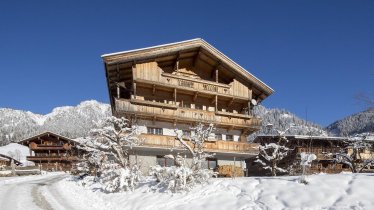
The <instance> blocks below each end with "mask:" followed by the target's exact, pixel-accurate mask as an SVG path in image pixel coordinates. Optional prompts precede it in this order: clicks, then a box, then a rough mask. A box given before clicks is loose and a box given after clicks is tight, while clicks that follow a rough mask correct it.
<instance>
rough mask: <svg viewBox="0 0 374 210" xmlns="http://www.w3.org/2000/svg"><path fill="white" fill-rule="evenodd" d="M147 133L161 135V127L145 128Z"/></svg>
mask: <svg viewBox="0 0 374 210" xmlns="http://www.w3.org/2000/svg"><path fill="white" fill-rule="evenodd" d="M147 133H148V134H154V135H162V128H150V127H148V128H147Z"/></svg>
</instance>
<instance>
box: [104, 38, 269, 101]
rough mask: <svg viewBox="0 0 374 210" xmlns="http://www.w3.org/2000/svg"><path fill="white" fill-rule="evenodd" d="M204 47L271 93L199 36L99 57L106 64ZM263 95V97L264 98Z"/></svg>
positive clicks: (254, 83) (265, 86)
mask: <svg viewBox="0 0 374 210" xmlns="http://www.w3.org/2000/svg"><path fill="white" fill-rule="evenodd" d="M195 48H196V49H204V50H205V51H207V52H208V53H209V54H211V55H212V56H213V57H214V58H215V59H216V60H217V61H219V62H220V63H222V64H224V65H226V66H228V67H229V68H230V69H233V70H234V71H236V72H237V73H238V74H239V75H241V76H243V77H244V78H246V80H248V81H249V82H251V84H253V85H254V86H256V87H257V88H258V89H259V90H260V91H261V92H262V93H263V94H264V95H265V97H267V96H269V95H271V94H272V93H273V92H274V90H273V89H272V88H271V87H269V86H268V85H266V84H265V83H264V82H262V81H261V80H260V79H258V78H257V77H255V76H254V75H252V74H251V73H249V72H248V71H247V70H246V69H244V68H243V67H241V66H240V65H239V64H237V63H236V62H234V61H233V60H231V59H230V58H229V57H227V56H226V55H225V54H223V53H222V52H220V51H219V50H217V49H216V48H214V47H213V46H212V45H210V44H209V43H208V42H206V41H205V40H203V39H201V38H197V39H191V40H186V41H181V42H175V43H170V44H163V45H157V46H153V47H147V48H140V49H135V50H128V51H122V52H117V53H110V54H104V55H102V56H101V57H102V58H103V60H104V62H105V63H106V64H108V65H110V64H116V63H125V62H136V61H140V60H145V59H150V58H153V57H157V56H162V55H168V54H171V53H177V52H180V51H183V50H188V49H195ZM265 97H264V98H265Z"/></svg>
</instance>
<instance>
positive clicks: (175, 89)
mask: <svg viewBox="0 0 374 210" xmlns="http://www.w3.org/2000/svg"><path fill="white" fill-rule="evenodd" d="M174 103H175V104H177V88H174Z"/></svg>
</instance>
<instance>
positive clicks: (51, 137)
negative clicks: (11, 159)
mask: <svg viewBox="0 0 374 210" xmlns="http://www.w3.org/2000/svg"><path fill="white" fill-rule="evenodd" d="M18 143H19V144H22V145H25V146H28V147H29V149H30V156H27V157H26V159H27V160H28V161H32V162H34V163H35V165H37V166H39V167H41V169H42V170H49V171H70V170H71V168H72V164H73V163H74V162H76V161H78V158H79V157H80V155H81V153H82V152H81V151H80V150H78V149H77V148H76V146H77V144H78V143H77V142H75V141H74V140H71V139H69V138H66V137H63V136H60V135H57V134H55V133H52V132H44V133H41V134H39V135H36V136H33V137H30V138H28V139H25V140H22V141H20V142H18Z"/></svg>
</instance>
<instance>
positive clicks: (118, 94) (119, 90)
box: [117, 83, 121, 98]
mask: <svg viewBox="0 0 374 210" xmlns="http://www.w3.org/2000/svg"><path fill="white" fill-rule="evenodd" d="M120 97H121V89H120V87H119V84H118V83H117V98H120Z"/></svg>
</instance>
